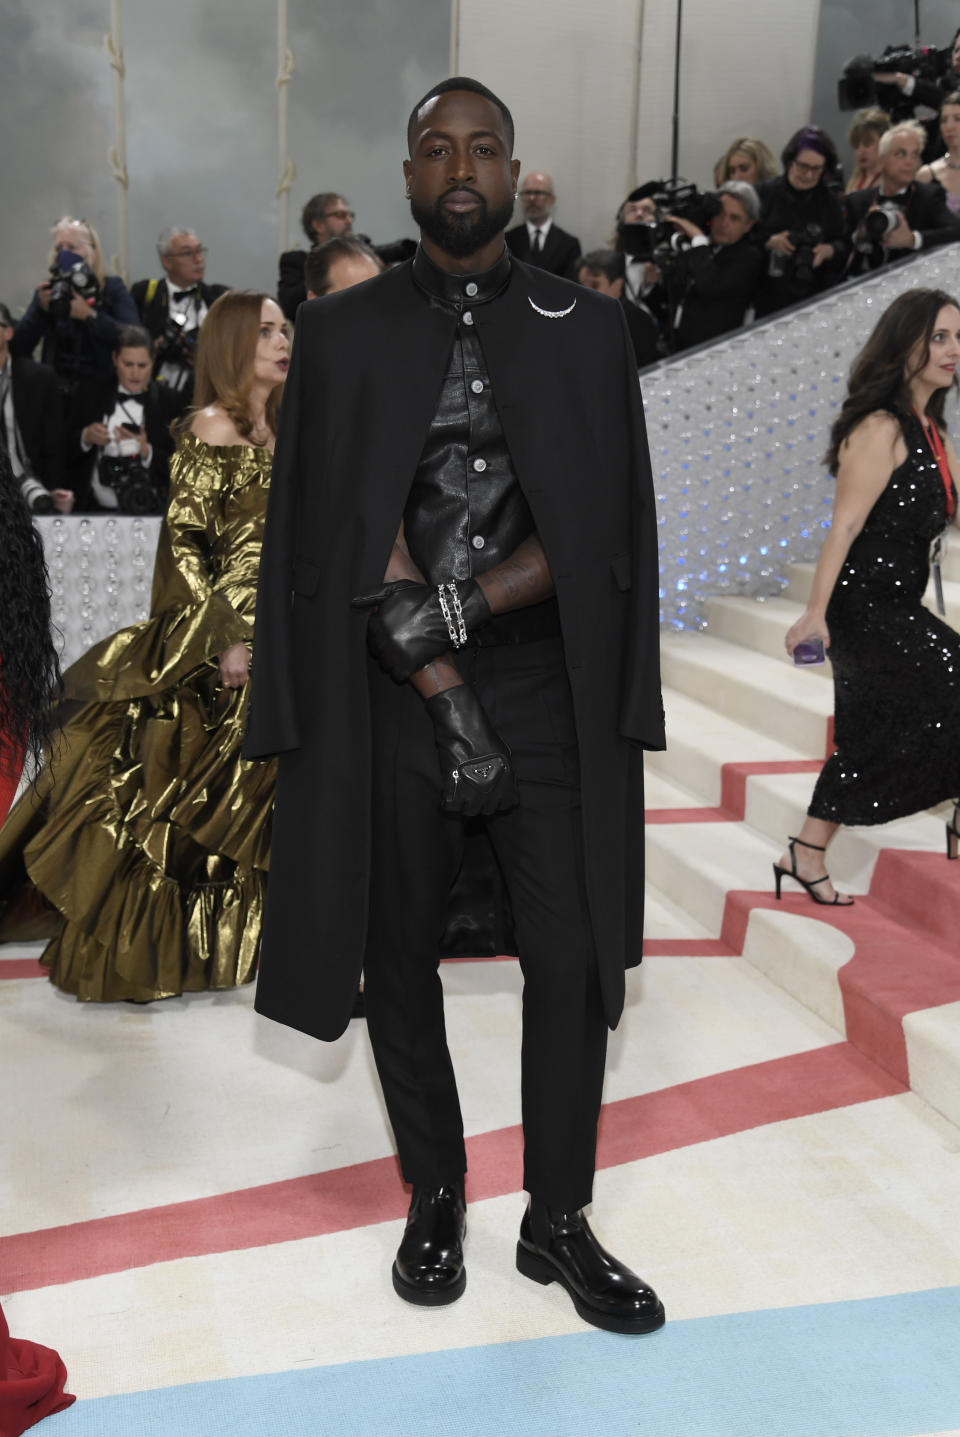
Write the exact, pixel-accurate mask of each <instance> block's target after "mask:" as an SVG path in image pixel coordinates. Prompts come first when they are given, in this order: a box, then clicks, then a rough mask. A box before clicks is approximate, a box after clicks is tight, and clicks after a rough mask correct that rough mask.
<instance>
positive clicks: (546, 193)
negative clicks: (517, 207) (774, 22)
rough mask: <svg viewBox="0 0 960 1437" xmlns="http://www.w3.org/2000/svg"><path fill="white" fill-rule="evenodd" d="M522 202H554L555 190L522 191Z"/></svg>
mask: <svg viewBox="0 0 960 1437" xmlns="http://www.w3.org/2000/svg"><path fill="white" fill-rule="evenodd" d="M520 198H521V199H522V200H552V199H553V190H521V191H520Z"/></svg>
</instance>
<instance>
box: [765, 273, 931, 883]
mask: <svg viewBox="0 0 960 1437" xmlns="http://www.w3.org/2000/svg"><path fill="white" fill-rule="evenodd" d="M958 362H960V307H958V305H957V301H956V300H955V299H954V298H953V297H952V296H951V295H949V294H944V293H943V291H942V290H937V289H911V290H907V291H906V293H904V294H901V295H899V296H898V298H897V299H895V300H894V301H893V303H892V304H891V305H890V306H889V307H888V308H887V310H886V311H885V312H884V313H883V314H882V315H881V316H880V319H879V320H878V321H877V325H876V328H875V329H874V331H873V333H872V334H871V336H870V338H869V339H868V340H867V343H866V345H865V346H864V348H863V349H862V350H861V351H860V353H859V355H858V356H857V358H856V360H855V361H854V364H853V368H852V370H851V371H850V383H849V386H848V390H847V397H846V399H845V400H844V402H843V406H842V408H841V410H840V413H839V415H838V416H837V419H836V421H835V423H834V426H833V430H832V432H831V435H830V447H829V450H828V451H827V456H826V461H827V464H828V465H829V468H830V472H831V474H835V475H836V477H837V497H836V503H835V504H834V509H833V521H832V523H831V525H830V530H829V532H828V534H827V537H826V539H825V540H824V542H823V548H822V549H821V551H820V557H819V559H818V560H817V569H816V573H815V575H814V579H813V585H812V587H811V590H810V598H809V600H808V601H807V607H806V609H805V610H804V612H803V614H802V615H801V616H800V618H799V619H798V620H797V622H796V623H795V624H794V625H793V627H792V628H791V629H790V632H789V633H788V634H787V636H786V647H787V652H788V653H789V654H793V652H794V650H795V649H796V647H797V645H798V644H801V643H810V642H811V641H817V640H819V641H822V643H823V645H824V648H828V649H829V651H830V659H831V662H832V665H833V684H834V695H835V697H834V709H835V715H836V719H835V726H834V737H835V740H836V751H835V753H834V754H833V755H832V757H830V758H829V759H827V762H826V763H825V764H824V766H823V769H822V771H821V773H820V777H819V779H818V780H817V785H816V788H815V789H814V792H813V798H812V800H811V802H810V807H809V809H808V810H807V817H806V819H805V821H804V824H803V827H802V828H801V829H800V832H799V833H798V834H797V836H796V838H791V839H790V840H789V845H788V848H787V851H786V852H785V853H784V855H783V857H782V858H781V859H780V862H779V863H778V864H775V865H774V874H775V878H776V886H777V896H778V897H779V894H780V883H781V880H782V879H783V878H784V877H789V878H794V879H796V880H797V882H798V883H801V884H802V885H803V887H804V888H805V889H806V890H807V892H808V893H809V895H810V897H811V898H812V899H813V900H814V902H815V903H831V904H836V903H850V902H852V899H849V898H843V897H841V896H840V895H839V894H837V893H835V892H834V890H833V887H832V885H831V883H830V879H829V878H828V876H827V870H826V866H825V860H824V853H825V851H826V849H827V846H828V844H829V843H830V841H831V839H832V838H833V836H834V834H835V833H836V831H837V829H838V828H839V827H840V825H841V824H857V825H859V824H876V823H888V822H889V821H890V820H891V819H894V818H903V817H905V816H906V815H907V814H910V813H918V812H920V811H921V810H922V809H925V808H932V807H933V806H934V805H935V804H938V803H942V802H943V800H944V799H951V800H954V801H955V800H956V799H957V797H958V795H960V635H958V634H957V632H956V630H955V629H951V628H949V627H948V626H947V625H946V624H945V623H943V622H942V620H940V619H938V618H937V617H936V615H935V614H932V613H931V612H930V611H929V609H927V608H925V607H924V605H923V603H922V599H923V594H924V591H925V590H926V587H927V582H928V579H929V577H930V567H931V551H932V553H933V556H934V558H936V556H937V554H938V545H939V542H940V538H941V536H942V535H943V534H944V532H945V531H946V529H947V528H948V527H949V526H952V527H953V529H956V528H958V527H960V515H958V509H957V480H958V476H960V468H958V465H957V457H956V454H955V453H954V449H953V445H952V444H951V443H950V438H949V435H948V434H947V432H946V426H945V423H944V406H945V402H946V397H947V394H948V393H949V392H950V391H951V390H952V389H953V390H955V389H956V388H957V378H956V372H957V364H958ZM946 836H947V857H948V858H956V857H957V855H958V845H960V805H958V806H955V807H954V810H953V817H952V819H951V820H950V821H949V822H948V823H947V835H946Z"/></svg>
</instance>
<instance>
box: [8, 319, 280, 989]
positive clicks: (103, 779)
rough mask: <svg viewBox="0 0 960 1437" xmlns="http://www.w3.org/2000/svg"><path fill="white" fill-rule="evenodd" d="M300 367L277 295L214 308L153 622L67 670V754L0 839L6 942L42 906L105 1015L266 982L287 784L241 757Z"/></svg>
mask: <svg viewBox="0 0 960 1437" xmlns="http://www.w3.org/2000/svg"><path fill="white" fill-rule="evenodd" d="M288 354H289V342H288V340H287V336H286V331H285V322H284V318H283V315H282V313H281V312H280V309H279V308H278V306H277V305H276V303H275V302H274V300H273V299H271V298H270V297H269V296H268V295H265V294H261V293H255V292H252V291H233V292H230V293H227V294H224V295H222V296H221V297H220V298H219V299H218V300H217V301H216V303H215V304H214V305H213V306H212V307H211V309H210V311H209V313H208V315H207V317H206V319H205V320H204V324H203V327H202V329H201V332H200V340H199V344H198V348H197V362H196V387H195V391H194V403H195V408H194V409H193V411H192V412H191V415H190V416H189V417H188V419H187V420H186V421H185V432H183V433H182V434H181V436H180V441H179V445H178V448H177V451H176V453H175V455H174V457H173V460H172V463H171V492H170V504H169V508H168V510H167V514H166V517H165V520H164V524H163V528H162V530H161V533H160V541H159V546H158V551H157V559H156V565H155V568H154V576H153V595H152V601H151V617H150V619H148V620H147V621H146V622H145V623H142V624H135V625H134V626H133V627H132V628H128V629H123V630H121V631H120V633H118V634H114V635H112V637H110V638H108V639H105V640H104V641H103V642H102V643H100V644H97V645H95V647H94V648H93V649H91V650H90V651H89V652H88V653H87V654H85V655H84V656H83V658H81V659H80V660H79V661H78V662H77V663H76V664H74V665H73V666H72V668H70V669H69V670H68V672H67V674H66V675H65V690H66V699H67V702H68V706H69V716H68V717H67V718H66V720H65V722H64V725H63V728H62V733H61V737H60V741H59V746H58V750H57V752H56V754H55V757H54V759H53V761H52V762H51V763H50V764H49V765H48V766H47V768H45V769H44V770H43V771H42V772H41V774H40V775H39V777H38V779H37V780H36V781H35V783H34V784H33V785H32V786H31V789H30V790H29V791H28V792H27V793H26V794H24V796H23V797H22V798H21V800H20V802H19V803H18V804H17V806H16V807H15V808H14V810H13V812H12V813H11V815H10V817H9V819H8V820H7V823H6V825H5V827H4V829H3V832H2V834H0V898H2V899H3V900H6V902H5V907H6V908H7V912H6V913H5V914H4V915H3V917H2V918H0V939H4V938H11V937H15V936H19V934H18V929H17V920H18V914H19V913H20V912H22V911H24V908H25V906H26V907H28V906H29V904H28V900H29V899H30V898H33V899H34V909H35V908H36V901H35V900H36V897H37V895H39V896H40V897H41V898H42V900H43V902H44V905H45V908H46V912H47V916H48V919H49V920H51V921H52V929H53V937H52V941H51V942H50V944H49V945H48V947H47V949H46V951H45V952H44V955H43V959H42V961H43V962H44V963H46V964H47V965H48V966H49V968H50V977H51V981H52V982H54V983H55V984H56V985H57V987H59V988H61V989H63V991H64V992H67V993H73V994H75V995H76V996H77V998H80V999H82V1000H84V1001H87V1002H91V1001H92V1002H109V1001H111V1000H116V999H122V998H126V999H130V1000H132V1001H135V1002H149V1001H150V1000H152V999H155V998H167V997H172V996H174V995H176V994H179V993H182V992H184V991H196V990H200V989H208V988H232V987H235V986H238V985H239V984H242V983H247V982H249V981H250V980H251V979H252V978H253V976H254V972H255V967H256V959H257V950H258V947H259V938H260V921H261V911H262V904H263V892H264V885H265V877H266V869H267V862H268V854H269V834H270V811H271V808H272V804H273V787H274V775H273V767H272V765H270V764H253V763H247V762H246V761H244V760H243V759H241V757H240V741H241V738H242V735H243V729H244V724H245V720H246V710H247V677H248V673H249V669H250V660H251V642H252V639H253V613H254V601H255V597H256V581H257V569H258V566H259V560H260V544H261V539H262V535H263V520H264V514H265V511H266V502H267V489H268V486H269V483H270V468H271V461H272V457H273V445H274V437H275V434H276V422H277V412H278V409H279V403H280V394H281V390H282V386H283V381H284V378H285V375H286V370H287V359H288ZM21 900H22V901H21Z"/></svg>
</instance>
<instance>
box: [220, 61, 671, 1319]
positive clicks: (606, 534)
mask: <svg viewBox="0 0 960 1437" xmlns="http://www.w3.org/2000/svg"><path fill="white" fill-rule="evenodd" d="M408 142H409V145H410V156H411V158H410V159H409V160H406V161H404V171H405V173H406V176H407V184H408V194H409V195H410V198H411V208H412V212H413V216H414V219H415V220H416V221H417V223H418V224H419V225H420V229H421V247H420V249H419V250H418V252H417V255H416V256H415V258H414V259H413V261H412V262H409V263H405V264H401V265H399V266H396V267H395V268H393V269H390V270H388V271H387V272H386V273H384V274H382V275H379V276H377V277H376V278H375V279H371V280H369V281H367V282H366V283H364V284H360V285H356V286H354V287H353V288H352V289H348V290H344V291H342V292H341V293H339V294H333V295H330V296H328V297H326V298H324V299H319V300H312V301H310V302H309V303H307V304H305V305H304V306H303V307H302V308H301V310H300V314H299V317H298V321H297V337H296V342H295V344H294V349H293V363H292V367H291V372H290V375H289V377H288V380H287V385H286V392H285V396H284V401H283V410H282V416H281V422H280V432H279V436H278V444H277V452H276V457H275V463H274V471H273V478H272V481H271V487H270V498H269V504H268V511H267V520H266V529H265V534H264V545H263V553H262V560H261V569H260V586H259V594H258V601H257V615H256V644H255V656H254V661H253V667H252V683H253V690H252V695H251V718H250V723H249V727H248V732H247V739H246V745H245V752H246V754H247V756H248V757H250V758H263V757H267V756H269V755H273V754H278V755H279V765H278V785H277V799H276V810H275V817H274V828H273V841H272V851H271V871H270V891H269V896H268V899H267V907H266V914H265V926H264V934H263V954H262V964H261V970H260V978H259V983H258V993H257V1008H258V1011H260V1012H261V1013H264V1014H266V1015H267V1016H269V1017H272V1018H274V1019H276V1020H277V1021H279V1022H282V1023H287V1024H289V1025H290V1026H292V1027H295V1028H299V1029H301V1030H302V1031H305V1032H308V1033H312V1034H314V1035H315V1036H317V1037H321V1038H326V1039H332V1038H336V1037H338V1036H339V1035H340V1034H341V1033H342V1032H343V1030H344V1028H345V1027H346V1024H347V1022H348V1020H349V1015H350V1010H351V1006H352V1001H353V996H354V992H355V989H356V983H357V980H358V977H359V974H360V970H361V967H362V969H363V972H364V985H365V995H366V1005H367V1020H368V1028H369V1033H370V1040H371V1043H372V1046H373V1052H374V1057H375V1060H376V1063H377V1069H378V1073H379V1076H380V1081H381V1084H382V1087H383V1091H384V1097H385V1100H386V1105H387V1110H388V1113H389V1116H390V1121H391V1124H392V1126H393V1130H394V1134H395V1137H396V1141H397V1146H398V1149H399V1153H400V1161H401V1167H402V1170H403V1174H404V1177H405V1179H406V1180H407V1181H408V1182H410V1183H412V1185H413V1198H412V1202H411V1207H410V1215H409V1218H408V1223H407V1228H406V1231H405V1233H404V1238H403V1241H402V1242H401V1244H400V1249H399V1251H398V1253H397V1258H396V1262H395V1263H394V1267H393V1283H394V1287H395V1290H396V1291H397V1293H398V1294H399V1295H400V1296H402V1297H404V1298H405V1299H407V1300H408V1301H410V1302H414V1303H420V1304H424V1305H436V1304H442V1303H448V1302H452V1301H454V1300H455V1299H456V1298H457V1297H459V1296H460V1294H461V1292H462V1291H463V1289H464V1284H465V1281H466V1277H465V1271H464V1259H463V1245H462V1244H463V1236H464V1231H465V1203H464V1186H463V1179H464V1172H465V1167H466V1158H465V1150H464V1143H463V1125H462V1120H461V1116H460V1108H459V1101H458V1097H457V1089H456V1084H455V1081H454V1076H453V1069H452V1066H451V1062H450V1055H449V1053H448V1051H447V1045H446V1038H445V1033H444V1021H443V997H442V988H441V984H440V980H439V976H438V972H437V961H438V957H439V944H440V935H441V933H442V932H443V930H444V928H445V926H446V929H447V933H448V934H450V933H456V932H459V934H460V939H461V943H460V948H461V951H465V952H467V953H470V954H472V955H473V956H481V955H483V954H485V953H497V952H501V953H502V952H510V951H514V950H512V949H511V947H510V946H508V945H509V944H511V943H512V941H513V940H512V937H511V936H510V930H511V924H510V922H509V915H508V913H507V912H506V906H505V903H504V901H503V900H504V899H505V898H506V899H508V900H509V905H510V908H511V909H512V929H513V931H514V932H515V935H516V944H517V947H516V950H515V951H517V952H518V953H519V957H520V964H521V968H522V971H523V974H524V985H525V986H524V1012H523V1051H522V1106H523V1124H524V1186H525V1188H526V1189H527V1191H528V1192H529V1194H530V1206H529V1208H528V1210H527V1212H526V1213H525V1215H524V1218H523V1222H522V1224H521V1230H520V1240H519V1244H518V1248H517V1265H518V1267H519V1269H520V1271H521V1272H522V1273H523V1274H524V1275H526V1276H528V1277H531V1278H533V1279H534V1280H536V1281H538V1282H541V1283H549V1282H553V1281H559V1282H560V1283H562V1284H563V1286H564V1287H565V1288H566V1289H567V1291H568V1292H569V1293H570V1294H571V1296H572V1298H573V1301H574V1304H575V1306H576V1308H577V1311H578V1312H579V1313H580V1314H581V1316H583V1317H584V1318H585V1319H586V1320H587V1321H588V1322H591V1323H594V1324H595V1325H597V1326H600V1327H604V1328H608V1329H611V1330H614V1331H618V1332H626V1333H638V1332H648V1331H651V1330H652V1329H653V1328H655V1327H658V1326H660V1324H661V1323H662V1322H663V1320H664V1316H663V1308H662V1306H661V1304H660V1303H659V1301H658V1299H657V1297H656V1294H655V1293H654V1292H653V1291H652V1290H651V1289H650V1288H649V1287H648V1286H646V1284H645V1283H643V1281H642V1280H641V1279H640V1278H638V1277H637V1276H636V1275H635V1274H634V1273H632V1272H631V1271H630V1270H629V1268H626V1267H625V1266H624V1265H623V1264H621V1263H619V1262H618V1261H617V1260H616V1259H615V1258H614V1257H612V1256H611V1255H610V1254H609V1253H607V1252H605V1251H604V1249H603V1248H602V1247H601V1246H600V1244H599V1243H598V1241H597V1239H596V1238H595V1237H594V1235H593V1233H592V1232H591V1230H590V1228H589V1227H588V1225H587V1223H586V1221H585V1219H584V1217H583V1214H582V1211H581V1209H582V1208H583V1207H584V1206H585V1205H586V1204H587V1203H588V1202H589V1201H590V1199H591V1191H592V1181H593V1172H594V1162H595V1148H596V1127H597V1119H598V1115H599V1111H600V1104H601V1095H602V1083H603V1069H604V1059H605V1050H606V1033H607V1028H608V1026H615V1025H616V1023H617V1022H618V1020H619V1017H620V1014H621V1011H622V1007H623V1000H624V969H625V967H627V966H631V965H634V964H636V963H638V962H639V961H640V955H641V941H642V924H643V898H642V894H643V882H642V871H643V819H642V815H643V775H642V750H643V749H644V748H662V747H663V744H664V736H663V709H662V704H661V700H660V685H659V663H658V638H659V633H658V600H657V583H658V579H657V543H656V519H655V511H654V499H653V493H652V485H651V479H650V467H649V457H648V453H647V448H646V438H645V432H644V425H643V411H642V406H641V401H640V391H639V386H638V384H637V378H636V370H635V366H634V361H633V353H632V349H631V345H630V339H629V336H628V334H627V329H626V325H625V323H624V321H623V317H622V315H621V313H620V310H619V307H618V306H617V305H615V304H610V303H609V302H608V301H607V300H606V299H604V298H603V297H602V296H597V295H594V294H592V293H591V292H590V291H588V290H584V289H580V288H578V287H576V286H574V285H571V284H569V283H568V282H566V281H565V280H562V279H558V278H555V277H554V276H552V275H548V274H545V273H544V272H543V271H541V270H537V269H533V268H530V267H528V266H526V265H524V264H522V263H519V262H517V261H515V260H512V259H511V256H510V254H509V252H508V251H507V250H506V248H505V246H504V243H503V230H504V226H505V225H506V223H507V221H508V219H509V216H510V212H511V209H512V201H513V187H514V185H515V184H516V178H517V172H518V164H517V162H516V161H514V160H511V158H510V156H511V151H512V143H513V124H512V121H511V119H510V115H509V112H508V111H507V110H506V107H505V106H504V105H503V104H502V102H501V101H500V100H498V99H497V98H496V97H495V96H493V95H491V93H490V92H489V91H488V90H486V89H485V88H484V87H483V86H481V85H479V84H478V83H477V82H476V81H472V80H466V79H463V78H457V79H453V80H448V81H444V82H443V84H441V85H439V86H437V88H436V89H435V90H433V91H431V92H430V93H429V94H428V95H427V96H425V97H424V99H423V100H422V101H421V102H420V103H419V104H418V105H417V106H416V107H415V109H414V111H413V113H412V115H411V118H410V125H409V134H408ZM478 845H479V847H477V846H478ZM498 875H499V876H500V877H499V885H500V886H498V877H497V876H498ZM467 879H469V882H467V881H466V880H467ZM467 889H469V891H470V893H471V894H472V898H473V902H472V907H471V910H470V912H469V914H465V915H462V917H463V918H464V921H463V922H461V923H460V925H459V928H458V927H457V924H456V923H455V922H454V923H453V924H451V923H450V922H449V905H450V901H451V895H452V894H459V895H462V894H463V893H464V892H465V891H466V890H467ZM504 890H505V891H504Z"/></svg>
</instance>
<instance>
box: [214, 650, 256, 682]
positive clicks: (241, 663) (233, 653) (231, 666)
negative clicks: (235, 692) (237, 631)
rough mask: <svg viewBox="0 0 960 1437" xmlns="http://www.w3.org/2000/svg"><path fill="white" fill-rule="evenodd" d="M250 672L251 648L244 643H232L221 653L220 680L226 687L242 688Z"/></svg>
mask: <svg viewBox="0 0 960 1437" xmlns="http://www.w3.org/2000/svg"><path fill="white" fill-rule="evenodd" d="M249 672H250V650H249V649H248V648H247V645H246V644H244V643H240V644H231V645H230V647H229V649H224V651H223V653H222V654H221V655H220V682H221V683H222V684H223V687H224V688H225V689H242V688H243V686H244V684H245V683H246V682H247V675H248V674H249Z"/></svg>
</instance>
